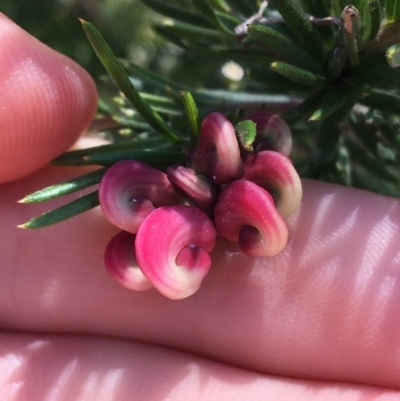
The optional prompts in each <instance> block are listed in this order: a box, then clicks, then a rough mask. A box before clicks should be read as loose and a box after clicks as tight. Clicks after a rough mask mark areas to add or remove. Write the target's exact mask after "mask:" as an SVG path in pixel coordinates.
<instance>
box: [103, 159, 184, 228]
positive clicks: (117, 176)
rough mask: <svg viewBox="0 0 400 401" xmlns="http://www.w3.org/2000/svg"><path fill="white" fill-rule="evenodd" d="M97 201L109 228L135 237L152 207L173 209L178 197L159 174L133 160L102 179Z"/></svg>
mask: <svg viewBox="0 0 400 401" xmlns="http://www.w3.org/2000/svg"><path fill="white" fill-rule="evenodd" d="M99 200H100V206H101V210H102V211H103V213H104V215H105V217H106V218H107V219H108V220H109V221H110V222H111V223H112V224H114V225H115V226H117V227H119V228H121V229H122V230H125V231H128V232H130V233H133V234H135V233H136V232H137V230H138V228H139V226H140V224H141V223H142V221H143V220H144V219H145V218H146V216H148V215H149V214H150V213H151V212H152V211H153V210H154V208H155V207H158V206H161V205H174V204H176V203H178V202H179V195H178V194H177V193H176V192H175V190H174V188H173V187H172V185H171V183H170V182H169V180H168V178H167V175H166V174H165V173H163V172H162V171H159V170H157V169H155V168H153V167H150V166H148V165H147V164H145V163H141V162H139V161H136V160H124V161H121V162H119V163H116V164H114V165H113V166H112V167H110V168H109V169H108V170H107V171H106V173H105V174H104V176H103V177H102V179H101V181H100V186H99Z"/></svg>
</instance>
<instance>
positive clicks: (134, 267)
mask: <svg viewBox="0 0 400 401" xmlns="http://www.w3.org/2000/svg"><path fill="white" fill-rule="evenodd" d="M134 242H135V235H134V234H131V233H128V232H126V231H121V232H120V233H118V234H117V235H116V236H115V237H113V238H112V239H111V241H110V242H109V243H108V245H107V248H106V251H105V253H104V262H105V265H106V268H107V270H108V272H109V273H110V275H111V276H112V277H114V279H115V280H117V281H118V283H119V284H121V285H122V286H123V287H125V288H129V289H130V290H136V291H143V290H147V289H149V288H152V287H153V286H152V284H151V283H150V281H149V280H148V279H147V278H146V276H145V275H144V274H143V273H142V271H141V270H140V268H139V266H138V264H137V261H136V256H135V248H134Z"/></svg>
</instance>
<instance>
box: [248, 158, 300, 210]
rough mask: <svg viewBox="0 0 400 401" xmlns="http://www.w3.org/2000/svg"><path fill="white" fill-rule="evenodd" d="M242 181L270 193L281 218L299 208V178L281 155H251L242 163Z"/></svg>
mask: <svg viewBox="0 0 400 401" xmlns="http://www.w3.org/2000/svg"><path fill="white" fill-rule="evenodd" d="M243 179H244V180H249V181H253V182H255V183H256V184H257V185H259V186H260V187H263V188H264V189H266V190H267V191H268V192H270V193H271V195H272V196H273V198H274V201H275V205H276V208H277V209H278V211H279V213H280V214H281V216H282V217H283V218H286V217H287V216H289V215H291V214H292V213H294V212H296V211H297V209H298V208H299V206H300V202H301V197H302V194H303V192H302V186H301V181H300V177H299V175H298V174H297V171H296V169H295V168H294V166H293V164H292V162H291V160H290V159H289V158H288V157H286V156H284V155H282V154H281V153H278V152H274V151H272V150H264V151H262V152H258V153H255V154H253V155H251V156H250V157H249V158H248V159H247V160H246V161H245V163H244V175H243Z"/></svg>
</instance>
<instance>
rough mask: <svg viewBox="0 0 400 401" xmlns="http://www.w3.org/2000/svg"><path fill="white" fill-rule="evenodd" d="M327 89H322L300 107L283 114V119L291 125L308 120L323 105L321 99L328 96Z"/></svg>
mask: <svg viewBox="0 0 400 401" xmlns="http://www.w3.org/2000/svg"><path fill="white" fill-rule="evenodd" d="M326 92H327V91H326V88H323V89H320V90H318V91H316V92H314V93H313V94H312V95H310V96H308V97H307V98H306V99H305V100H303V101H302V102H301V103H300V104H299V105H297V106H296V107H293V108H292V109H290V110H287V111H285V112H284V113H282V114H281V117H282V118H283V119H284V120H285V121H286V122H287V123H288V124H289V126H291V125H294V124H295V123H296V122H298V121H301V120H308V119H309V117H310V116H311V115H312V114H313V112H314V111H315V110H316V109H317V108H318V107H319V105H320V104H321V99H322V98H323V96H325V94H326Z"/></svg>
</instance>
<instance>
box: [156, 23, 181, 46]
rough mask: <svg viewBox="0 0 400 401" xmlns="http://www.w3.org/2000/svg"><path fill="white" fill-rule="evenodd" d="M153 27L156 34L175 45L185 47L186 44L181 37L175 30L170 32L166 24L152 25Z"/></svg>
mask: <svg viewBox="0 0 400 401" xmlns="http://www.w3.org/2000/svg"><path fill="white" fill-rule="evenodd" d="M153 29H154V32H156V33H157V35H158V36H160V37H161V38H163V39H165V40H166V41H167V42H170V43H173V44H174V45H175V46H177V47H180V48H181V49H186V45H185V44H184V43H183V42H182V40H181V39H182V38H181V37H180V36H178V35H177V34H176V33H175V32H171V30H170V29H169V27H168V26H165V25H153Z"/></svg>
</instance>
